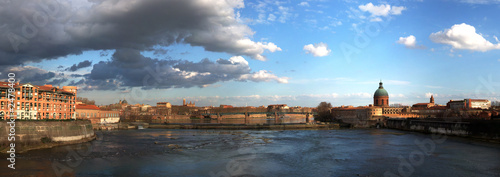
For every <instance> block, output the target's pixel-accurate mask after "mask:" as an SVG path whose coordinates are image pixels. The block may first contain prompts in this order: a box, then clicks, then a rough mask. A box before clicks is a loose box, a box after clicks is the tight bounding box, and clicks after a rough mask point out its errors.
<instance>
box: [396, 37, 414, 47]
mask: <svg viewBox="0 0 500 177" xmlns="http://www.w3.org/2000/svg"><path fill="white" fill-rule="evenodd" d="M397 42H398V43H399V44H403V45H405V46H406V47H407V48H414V47H415V46H416V45H417V38H415V36H413V35H409V36H408V37H399V40H398V41H397Z"/></svg>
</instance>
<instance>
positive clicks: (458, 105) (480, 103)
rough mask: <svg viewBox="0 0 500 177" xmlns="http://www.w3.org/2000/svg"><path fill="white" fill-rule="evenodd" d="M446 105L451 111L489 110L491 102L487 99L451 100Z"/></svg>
mask: <svg viewBox="0 0 500 177" xmlns="http://www.w3.org/2000/svg"><path fill="white" fill-rule="evenodd" d="M446 105H447V106H448V108H449V109H451V110H464V109H489V108H490V107H491V101H489V100H485V99H464V100H450V101H449V102H448V103H447V104H446Z"/></svg>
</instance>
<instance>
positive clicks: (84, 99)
mask: <svg viewBox="0 0 500 177" xmlns="http://www.w3.org/2000/svg"><path fill="white" fill-rule="evenodd" d="M76 101H80V102H82V103H83V104H88V105H95V101H94V100H89V99H88V98H83V97H76Z"/></svg>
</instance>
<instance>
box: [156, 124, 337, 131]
mask: <svg viewBox="0 0 500 177" xmlns="http://www.w3.org/2000/svg"><path fill="white" fill-rule="evenodd" d="M340 127H341V126H340V124H338V123H323V124H149V128H152V129H222V130H307V129H312V130H314V129H339V128H340Z"/></svg>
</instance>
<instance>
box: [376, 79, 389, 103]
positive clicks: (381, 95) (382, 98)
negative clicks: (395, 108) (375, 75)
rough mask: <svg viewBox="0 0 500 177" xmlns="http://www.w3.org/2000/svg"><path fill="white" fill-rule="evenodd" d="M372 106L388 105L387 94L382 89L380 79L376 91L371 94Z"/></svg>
mask: <svg viewBox="0 0 500 177" xmlns="http://www.w3.org/2000/svg"><path fill="white" fill-rule="evenodd" d="M373 105H374V106H389V94H388V93H387V91H386V90H385V89H384V86H383V83H382V81H380V83H379V86H378V89H377V91H375V94H374V95H373Z"/></svg>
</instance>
